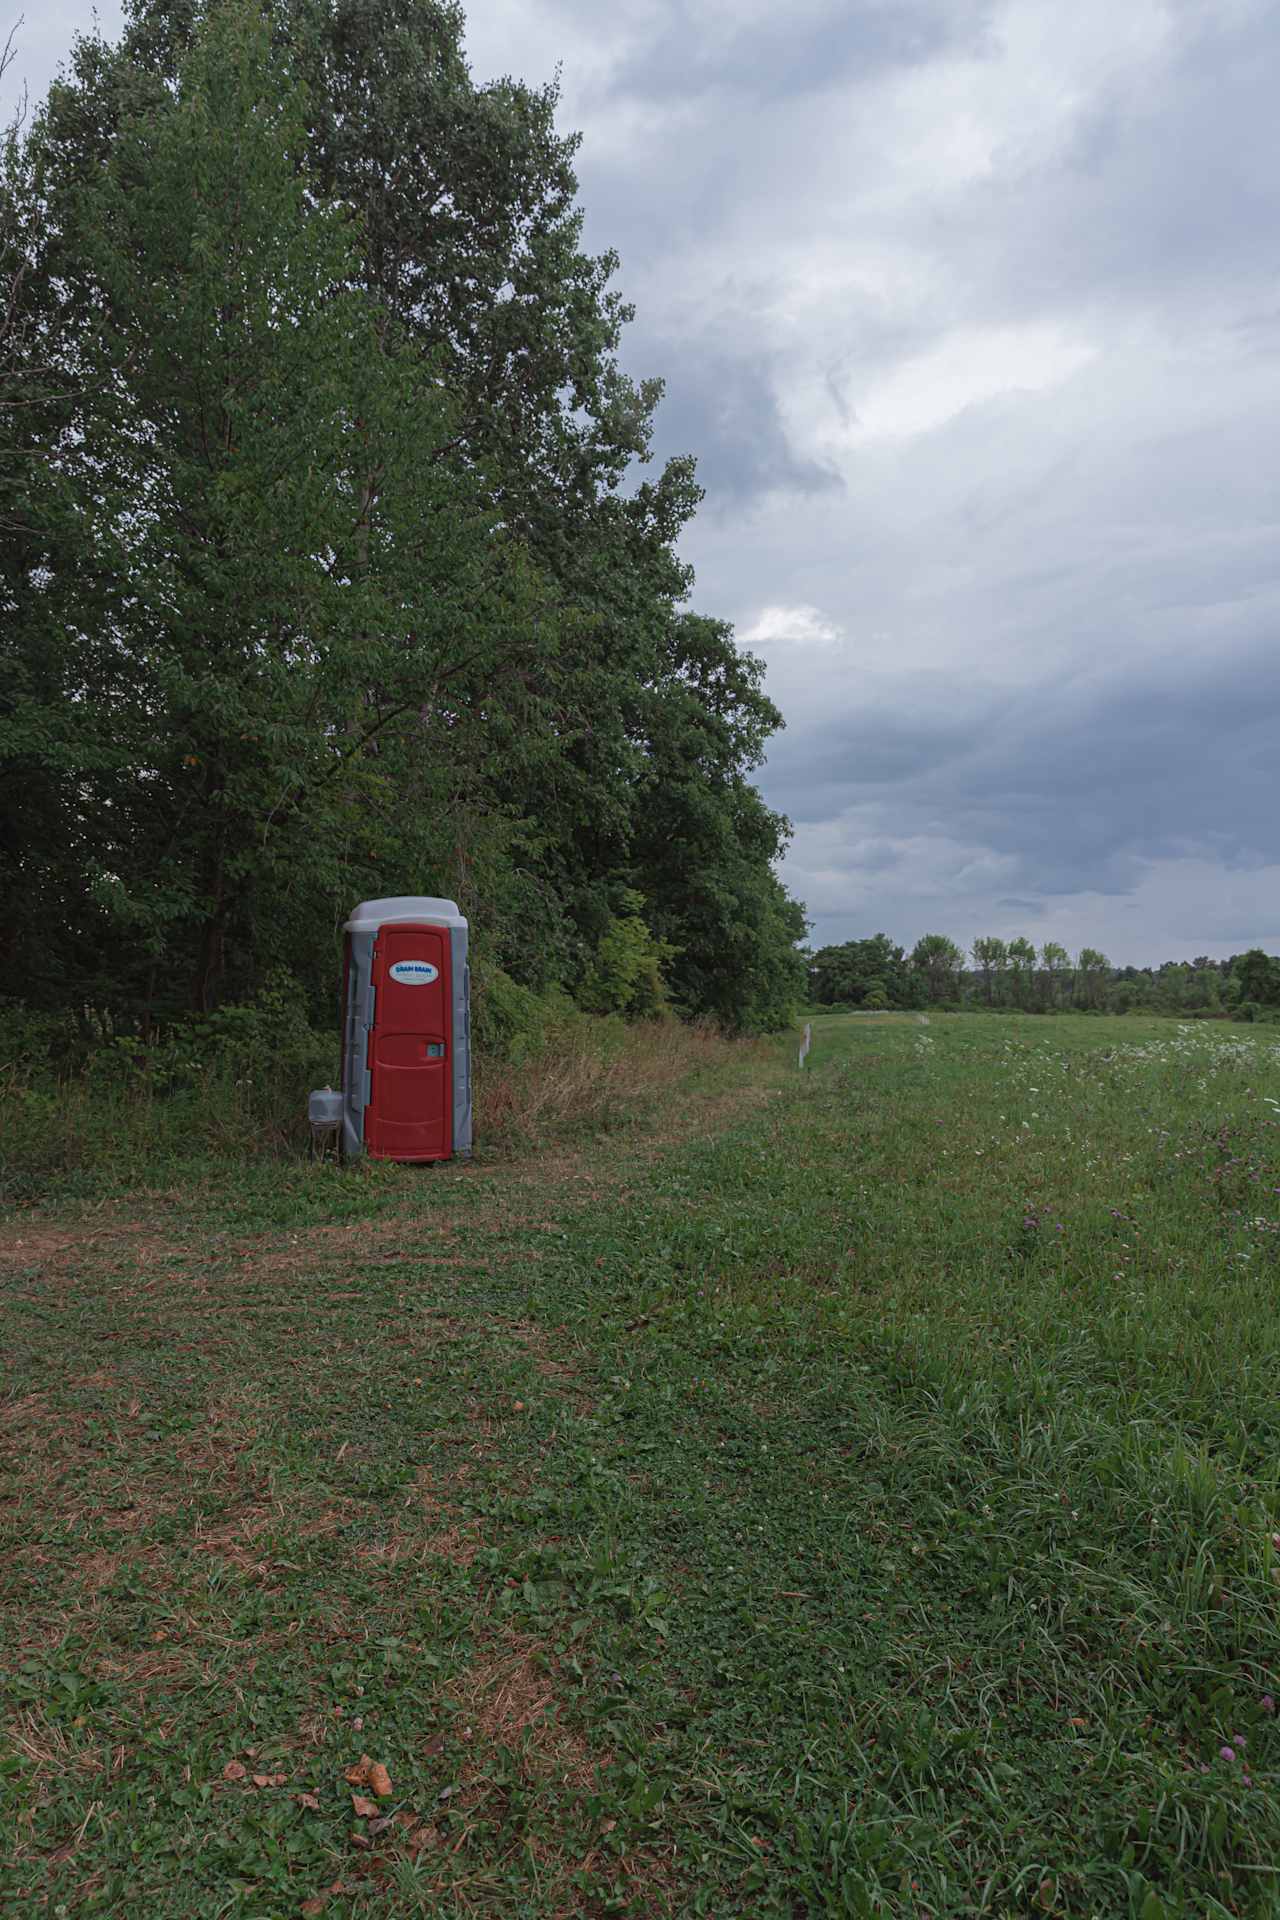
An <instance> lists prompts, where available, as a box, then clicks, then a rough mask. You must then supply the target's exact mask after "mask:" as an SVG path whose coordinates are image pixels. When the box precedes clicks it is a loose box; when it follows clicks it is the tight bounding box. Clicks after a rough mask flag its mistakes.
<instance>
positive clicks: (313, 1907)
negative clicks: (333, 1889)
mask: <svg viewBox="0 0 1280 1920" xmlns="http://www.w3.org/2000/svg"><path fill="white" fill-rule="evenodd" d="M328 1904H329V1902H328V1900H327V1899H326V1898H325V1896H324V1894H322V1893H317V1894H316V1895H314V1897H313V1898H312V1899H310V1900H304V1901H303V1903H302V1905H301V1906H300V1907H299V1909H298V1911H299V1913H305V1914H306V1915H307V1916H308V1920H311V1916H312V1915H313V1914H317V1913H323V1912H324V1910H325V1908H326V1907H327V1906H328Z"/></svg>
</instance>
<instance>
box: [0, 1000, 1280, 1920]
mask: <svg viewBox="0 0 1280 1920" xmlns="http://www.w3.org/2000/svg"><path fill="white" fill-rule="evenodd" d="M1278 1102H1280V1046H1278V1045H1277V1044H1276V1041H1275V1039H1273V1038H1269V1037H1268V1035H1267V1032H1266V1030H1262V1031H1260V1032H1259V1033H1257V1034H1248V1035H1242V1034H1241V1032H1240V1030H1239V1029H1231V1028H1226V1027H1218V1026H1210V1025H1197V1026H1194V1027H1179V1026H1177V1025H1175V1024H1174V1023H1172V1022H1170V1021H1149V1022H1140V1021H1136V1020H1131V1019H1113V1020H1107V1019H1088V1018H1078V1019H1069V1018H1064V1019H1056V1020H1055V1019H1031V1018H1025V1019H1023V1018H1016V1017H1006V1018H999V1017H991V1018H987V1017H983V1016H975V1015H957V1016H934V1017H933V1018H932V1019H931V1020H930V1021H929V1022H927V1023H925V1022H923V1021H922V1020H920V1019H919V1018H917V1017H916V1016H912V1015H900V1016H888V1017H884V1018H866V1017H846V1018H830V1019H827V1020H820V1021H816V1022H815V1023H814V1051H813V1054H812V1056H811V1061H810V1066H809V1068H808V1069H807V1070H806V1071H805V1072H804V1073H803V1074H800V1073H798V1072H797V1070H796V1067H795V1054H794V1045H793V1043H791V1042H788V1043H786V1044H785V1045H779V1046H777V1047H771V1048H750V1049H745V1048H744V1049H743V1050H742V1051H741V1053H740V1054H739V1056H738V1057H737V1058H736V1059H735V1060H734V1062H733V1063H732V1064H731V1065H729V1066H728V1067H719V1068H717V1069H716V1070H715V1072H714V1073H712V1074H709V1075H704V1076H703V1078H702V1080H701V1081H700V1082H699V1083H698V1084H697V1085H696V1086H694V1087H692V1088H691V1089H690V1090H689V1091H688V1094H687V1097H686V1098H685V1099H683V1100H682V1102H681V1105H680V1110H679V1112H677V1113H672V1114H668V1115H667V1116H665V1117H654V1116H650V1118H649V1119H647V1120H645V1121H643V1122H638V1123H637V1124H635V1125H634V1126H632V1127H631V1128H629V1129H628V1130H625V1131H620V1132H618V1131H615V1132H613V1133H611V1134H609V1135H608V1136H606V1137H603V1138H597V1139H595V1140H589V1141H587V1142H585V1143H581V1142H579V1143H577V1144H574V1143H571V1142H565V1143H563V1144H561V1145H558V1146H557V1147H556V1148H555V1149H554V1151H552V1152H551V1153H549V1154H548V1155H546V1156H543V1157H541V1158H538V1157H526V1158H524V1159H519V1158H516V1157H509V1158H507V1159H505V1160H499V1161H493V1162H488V1163H486V1162H485V1161H483V1160H482V1161H479V1162H477V1163H476V1164H475V1165H473V1166H472V1167H470V1168H461V1167H455V1168H450V1169H447V1170H443V1171H441V1172H438V1173H435V1174H425V1175H424V1174H422V1173H415V1172H412V1171H411V1170H399V1169H395V1170H380V1169H367V1170H365V1171H363V1172H360V1171H352V1172H338V1171H336V1170H334V1169H332V1168H327V1167H323V1166H309V1165H305V1164H299V1165H296V1166H293V1165H290V1164H288V1163H280V1162H277V1163H274V1164H270V1163H264V1164H261V1165H255V1166H252V1167H247V1168H245V1169H244V1170H243V1173H242V1174H241V1175H240V1176H239V1177H237V1178H228V1177H227V1175H226V1174H225V1172H224V1173H220V1174H219V1176H218V1178H217V1180H216V1181H212V1180H211V1181H210V1182H208V1183H207V1184H201V1183H200V1182H199V1181H198V1180H193V1181H192V1182H191V1183H190V1184H189V1185H186V1186H184V1187H183V1188H182V1189H180V1190H177V1191H167V1192H161V1193H153V1194H145V1193H144V1194H143V1195H141V1196H140V1197H138V1198H136V1199H130V1200H129V1201H128V1202H122V1203H121V1204H120V1205H119V1206H118V1207H116V1208H114V1209H113V1208H110V1207H106V1206H102V1205H99V1206H97V1207H94V1208H88V1207H86V1206H84V1205H82V1206H81V1207H80V1208H79V1210H78V1211H77V1212H75V1213H74V1214H73V1213H71V1212H67V1213H66V1214H65V1215H63V1216H61V1217H59V1216H58V1215H57V1214H45V1215H43V1216H36V1215H33V1214H28V1215H22V1216H15V1217H12V1218H11V1219H10V1220H9V1222H8V1223H7V1226H6V1228H5V1230H4V1234H3V1243H4V1244H3V1253H4V1256H5V1257H4V1263H3V1269H2V1271H3V1277H4V1295H3V1314H4V1325H3V1346H2V1351H3V1357H4V1361H5V1373H6V1379H5V1387H4V1392H5V1401H4V1405H3V1415H4V1428H3V1439H4V1443H5V1453H6V1482H5V1504H4V1509H3V1512H4V1524H5V1540H4V1545H3V1553H2V1555H0V1565H2V1573H0V1579H2V1581H3V1602H4V1606H5V1609H6V1611H5V1614H4V1626H3V1633H2V1636H0V1646H2V1648H3V1659H4V1663H5V1666H6V1668H7V1673H6V1681H7V1686H6V1708H5V1718H6V1721H7V1731H8V1734H9V1735H10V1736H11V1744H10V1746H9V1748H8V1752H7V1757H6V1758H5V1759H4V1760H3V1761H2V1762H0V1801H2V1803H3V1807H4V1812H5V1819H6V1825H7V1831H8V1835H9V1837H10V1839H11V1842H12V1844H11V1846H10V1847H8V1848H7V1849H6V1851H7V1854H8V1858H7V1860H6V1862H5V1864H4V1865H3V1866H2V1867H0V1897H7V1898H8V1900H9V1901H10V1902H12V1903H13V1905H14V1906H15V1908H16V1909H17V1910H18V1911H20V1912H24V1913H25V1912H32V1913H37V1912H48V1913H50V1914H55V1915H56V1914H63V1913H65V1914H79V1913H87V1914H91V1913H98V1912H100V1913H104V1914H105V1913H123V1912H126V1911H130V1910H131V1911H133V1912H135V1913H137V1914H139V1915H145V1916H146V1917H147V1920H159V1917H160V1916H184V1917H185V1916H201V1920H204V1917H205V1916H208V1920H213V1916H223V1915H244V1916H253V1917H254V1920H268V1917H269V1916H276V1915H280V1916H285V1915H293V1914H299V1913H308V1914H311V1913H317V1912H321V1911H323V1912H325V1913H326V1914H329V1915H334V1916H338V1915H351V1916H357V1915H359V1916H365V1915H369V1916H372V1915H379V1916H382V1915H394V1916H400V1915H412V1914H438V1915H441V1916H455V1915H458V1916H464V1915H470V1914H493V1915H510V1916H516V1915H528V1916H544V1915H545V1916H552V1915H561V1914H563V1915H576V1914H588V1915H590V1914H606V1913H634V1914H655V1915H656V1914H662V1913H672V1914H704V1915H713V1916H717V1917H722V1916H732V1915H736V1914H739V1913H741V1914H753V1915H755V1914H759V1915H777V1916H788V1917H789V1920H790V1917H793V1916H806V1915H822V1916H834V1915H873V1914H885V1915H904V1916H908V1915H909V1916H917V1915H921V1916H943V1915H968V1914H991V1915H997V1914H998V1915H1021V1914H1029V1913H1056V1914H1072V1915H1081V1916H1089V1915H1092V1916H1111V1915H1118V1916H1127V1915H1133V1916H1136V1917H1137V1920H1159V1917H1160V1916H1172V1915H1178V1916H1185V1917H1186V1920H1200V1916H1205V1915H1225V1914H1232V1915H1258V1916H1263V1915H1276V1914H1280V1871H1278V1870H1277V1868H1278V1863H1280V1734H1278V1732H1277V1725H1276V1717H1275V1715H1274V1713H1273V1711H1272V1710H1271V1695H1273V1694H1274V1695H1277V1696H1280V1642H1278V1640H1277V1618H1276V1615H1277V1602H1278V1601H1280V1586H1278V1585H1277V1580H1278V1579H1280V1553H1278V1552H1277V1548H1276V1543H1275V1538H1274V1537H1273V1536H1275V1535H1277V1534H1280V1266H1278V1254H1280V1192H1278V1189H1280V1153H1278V1151H1277V1149H1278V1147H1280V1107H1278V1105H1277V1103H1278ZM1224 1748H1227V1749H1229V1750H1230V1753H1231V1755H1232V1757H1231V1758H1225V1757H1223V1751H1222V1750H1223V1749H1224ZM362 1755H364V1756H368V1757H369V1758H370V1759H371V1760H372V1761H375V1762H378V1763H380V1764H381V1765H384V1766H385V1767H386V1769H387V1772H388V1774H389V1777H390V1786H391V1791H390V1793H389V1794H388V1795H386V1796H379V1795H376V1794H375V1793H374V1790H373V1788H372V1787H371V1786H370V1785H368V1784H367V1783H366V1784H361V1783H360V1782H359V1780H357V1782H356V1783H355V1784H354V1785H353V1784H351V1783H349V1782H348V1781H347V1780H346V1779H345V1778H344V1774H345V1772H346V1770H347V1769H349V1768H352V1767H355V1766H357V1765H358V1763H359V1761H360V1759H361V1757H362ZM379 1784H381V1783H379ZM353 1794H354V1795H355V1796H356V1798H357V1801H358V1804H354V1805H353V1798H352V1796H353ZM370 1808H372V1809H373V1811H370Z"/></svg>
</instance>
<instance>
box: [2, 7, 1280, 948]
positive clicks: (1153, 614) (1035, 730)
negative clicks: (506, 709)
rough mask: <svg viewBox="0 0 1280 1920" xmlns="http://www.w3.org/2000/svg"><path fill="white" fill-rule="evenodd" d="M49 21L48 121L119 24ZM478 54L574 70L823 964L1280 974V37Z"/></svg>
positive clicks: (854, 29) (900, 28)
mask: <svg viewBox="0 0 1280 1920" xmlns="http://www.w3.org/2000/svg"><path fill="white" fill-rule="evenodd" d="M26 11H27V15H28V21H27V25H26V26H25V27H24V28H23V29H21V30H20V33H19V36H18V39H19V58H18V61H17V63H16V67H15V72H14V75H13V76H12V78H16V77H17V76H18V75H20V74H21V75H25V77H26V79H27V80H28V82H29V85H30V88H31V91H32V93H33V94H35V95H38V94H40V93H41V92H42V91H43V89H44V88H45V86H47V84H48V81H49V78H50V77H51V75H52V73H53V71H54V68H55V66H56V64H57V61H58V59H59V57H60V56H61V54H62V53H63V52H65V50H66V47H67V46H68V44H69V42H70V38H71V34H72V32H73V31H74V29H75V28H76V27H77V26H82V25H83V26H87V25H88V24H89V22H90V19H91V17H92V10H91V8H90V7H89V6H88V5H86V4H83V0H28V4H27V7H26ZM98 11H99V17H100V20H101V23H102V26H103V29H104V31H106V32H107V33H108V34H109V35H110V34H113V33H114V32H115V30H116V27H117V24H118V18H119V16H118V11H117V10H116V9H115V8H114V7H113V6H111V5H110V4H104V5H102V6H101V7H100V8H99V10H98ZM15 14H16V9H15V8H12V7H11V10H10V13H9V16H8V17H9V18H10V19H11V18H13V17H14V15H15ZM468 14H469V21H470V27H469V45H470V48H471V55H472V62H473V66H474V69H475V71H476V74H477V76H478V77H481V78H487V77H490V76H494V75H497V74H499V73H502V72H508V71H509V72H512V73H515V74H518V75H520V76H521V77H523V78H526V79H529V80H535V81H536V80H543V79H547V78H550V76H551V75H552V73H553V71H554V70H555V68H556V67H557V66H559V67H560V68H561V69H562V76H563V112H562V124H563V125H564V126H565V127H577V128H580V129H581V130H582V132H583V134H584V136H585V138H584V145H583V148H582V152H581V155H580V159H579V173H580V178H581V182H582V197H583V202H584V205H585V208H586V214H587V239H588V243H589V244H590V245H592V246H593V247H595V248H603V247H605V246H614V247H616V248H617V249H618V251H619V252H620V253H621V255H622V273H621V285H622V287H623V290H624V291H625V292H626V294H627V295H628V297H630V298H631V299H633V300H634V302H635V304H636V307H637V317H636V321H635V323H634V325H633V327H632V328H631V330H630V334H629V337H628V341H627V347H626V361H627V365H628V366H629V368H630V369H631V370H632V371H633V372H635V373H636V374H639V375H643V374H649V373H658V374H661V375H663V376H664V377H665V379H666V381H667V399H666V402H665V404H664V407H663V411H662V416H661V425H660V434H659V451H660V453H662V454H665V453H669V452H686V451H687V452H693V453H695V454H697V456H698V460H699V467H700V472H701V476H702V480H703V484H704V485H705V487H706V490H707V500H706V504H705V506H704V508H703V511H702V514H701V516H700V519H699V521H698V524H697V526H696V528H695V529H694V530H693V532H692V533H691V535H690V537H689V538H688V541H687V554H688V557H689V559H690V560H691V561H692V562H693V564H694V566H695V567H696V569H697V577H698V584H697V590H696V596H695V603H696V605H697V606H698V607H699V609H700V610H702V611H705V612H708V613H715V614H719V615H722V616H724V617H726V618H729V619H731V620H733V621H734V622H735V623H736V625H737V628H738V633H739V636H740V638H741V639H742V640H743V642H744V643H745V644H747V645H749V646H750V647H751V648H752V649H753V650H754V651H756V652H757V653H759V654H761V655H762V656H763V657H764V659H765V660H766V661H767V662H768V669H769V674H768V679H769V687H770V690H771V692H772V693H773V695H774V697H775V699H776V700H777V702H778V704H779V705H780V706H781V708H782V709H783V712H784V714H785V716H786V719H787V730H786V732H785V733H783V734H782V735H781V736H780V737H779V739H778V740H777V741H776V742H775V744H774V747H773V751H772V752H771V753H770V756H769V761H768V764H767V766H766V767H765V769H764V770H763V774H762V776H761V784H762V786H763V789H764V792H765V794H766V796H767V797H768V799H769V800H770V801H771V803H772V804H774V805H775V806H777V807H780V808H781V809H782V810H784V811H785V812H786V813H787V814H789V815H790V817H791V819H792V820H793V822H794V824H795V838H794V841H793V844H792V849H791V853H790V856H789V859H788V861H787V866H786V878H787V881H788V883H789V884H790V886H791V887H792V889H793V891H794V892H795V893H797V894H798V895H799V897H800V898H801V899H803V900H804V901H805V902H806V904H807V906H808V909H809V913H810V916H811V918H812V920H813V921H814V923H815V924H814V938H815V939H816V940H817V941H819V942H825V941H829V940H843V939H849V938H853V937H856V936H860V935H863V934H867V933H873V932H876V931H877V930H879V929H884V930H885V931H886V932H889V933H891V934H893V935H894V937H895V938H897V939H900V940H903V941H905V942H907V943H910V942H913V941H914V940H915V939H916V938H917V937H918V936H919V935H920V934H921V933H925V932H931V931H938V932H944V933H949V934H951V935H952V936H953V937H954V938H956V939H958V940H960V941H962V942H963V943H965V944H966V945H967V944H968V943H970V942H971V941H972V940H973V938H974V937H975V936H976V935H979V934H983V933H1000V934H1005V935H1011V934H1015V933H1025V934H1027V935H1028V936H1029V937H1030V938H1031V939H1033V940H1035V941H1036V942H1037V944H1040V943H1043V942H1044V941H1045V940H1049V939H1052V940H1060V941H1062V942H1063V943H1064V944H1065V945H1066V946H1067V947H1068V948H1070V949H1071V950H1072V951H1073V952H1074V951H1076V950H1077V949H1078V948H1079V947H1080V946H1082V945H1092V946H1100V947H1102V948H1103V949H1104V950H1105V951H1106V952H1107V953H1108V954H1109V955H1110V957H1111V958H1112V959H1113V960H1114V961H1116V962H1117V963H1123V962H1127V961H1131V962H1137V963H1142V962H1145V961H1151V960H1159V959H1163V958H1167V957H1177V956H1183V957H1190V956H1192V955H1194V954H1197V953H1210V954H1215V955H1221V954H1228V953H1232V952H1237V951H1239V950H1240V949H1241V948H1243V947H1246V946H1250V945H1254V944H1262V945H1265V946H1268V947H1269V948H1270V949H1271V950H1272V951H1280V805H1277V751H1276V745H1277V722H1278V720H1280V648H1278V647H1277V644H1276V637H1277V625H1278V620H1280V543H1278V541H1277V521H1278V520H1280V431H1278V429H1280V217H1278V215H1280V207H1278V206H1277V197H1278V191H1280V109H1278V108H1277V104H1276V103H1277V100H1280V10H1277V8H1276V7H1275V5H1274V4H1272V3H1271V0H1122V3H1121V4H1117V0H1072V3H1071V4H1070V5H1064V4H1063V3H1062V0H993V3H992V4H990V5H987V4H980V3H979V0H790V3H789V5H787V6H786V7H781V6H779V5H778V4H777V0H768V3H767V4H766V0H609V3H608V4H607V5H606V4H604V3H603V0H473V3H472V5H471V6H470V7H469V9H468ZM5 20H6V16H5V13H4V11H3V0H0V22H5ZM2 34H3V26H2V25H0V37H2ZM12 96H13V87H12V84H9V85H8V86H7V87H6V90H5V95H4V98H5V99H6V100H9V101H11V100H12Z"/></svg>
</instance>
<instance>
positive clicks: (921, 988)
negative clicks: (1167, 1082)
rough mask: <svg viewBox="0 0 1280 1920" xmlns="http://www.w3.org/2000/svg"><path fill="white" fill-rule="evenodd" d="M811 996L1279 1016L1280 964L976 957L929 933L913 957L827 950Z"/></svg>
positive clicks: (1085, 952) (813, 969) (990, 947)
mask: <svg viewBox="0 0 1280 1920" xmlns="http://www.w3.org/2000/svg"><path fill="white" fill-rule="evenodd" d="M807 965H808V972H809V994H810V999H811V1001H812V1003H813V1004H815V1005H817V1006H822V1007H848V1008H865V1009H867V1010H868V1011H872V1012H874V1011H879V1010H885V1009H889V1008H919V1007H930V1006H933V1007H949V1006H985V1007H990V1008H999V1009H1006V1010H1013V1011H1020V1012H1024V1013H1062V1012H1080V1013H1136V1012H1141V1011H1144V1010H1145V1011H1150V1012H1156V1013H1188V1014H1190V1013H1194V1014H1201V1015H1219V1016H1223V1017H1226V1016H1230V1017H1232V1018H1238V1019H1242V1020H1246V1021H1247V1020H1251V1019H1267V1018H1270V1017H1276V1018H1280V958H1277V957H1276V956H1274V955H1270V954H1267V953H1265V952H1264V951H1263V950H1262V948H1260V947H1253V948H1250V949H1249V951H1248V952H1246V953H1241V954H1236V955H1234V956H1232V958H1231V959H1229V960H1212V959H1210V958H1209V957H1208V955H1203V954H1202V955H1200V956H1199V957H1198V958H1196V959H1194V960H1191V961H1189V962H1184V961H1176V960H1169V961H1165V962H1164V963H1163V964H1162V965H1161V966H1159V967H1128V966H1126V967H1114V966H1112V964H1111V962H1110V961H1109V960H1108V959H1107V957H1106V955H1105V954H1104V953H1101V952H1100V951H1099V950H1098V949H1097V948H1095V947H1083V948H1081V950H1080V952H1079V953H1078V954H1076V955H1075V956H1074V957H1073V956H1072V955H1071V954H1069V953H1068V952H1067V949H1066V948H1065V947H1064V946H1062V945H1060V944H1059V943H1058V942H1057V941H1053V940H1048V941H1046V942H1045V943H1044V944H1043V945H1042V946H1041V947H1039V948H1037V947H1036V946H1035V945H1034V944H1033V943H1032V942H1031V941H1030V940H1028V939H1026V938H1025V937H1022V936H1019V937H1017V938H1015V939H1012V940H1004V939H1001V938H999V937H998V936H996V935H989V936H985V937H983V938H981V939H978V940H975V941H974V943H973V945H972V947H971V948H970V949H969V952H968V953H967V954H966V952H965V950H964V949H963V948H962V947H961V946H959V945H958V944H957V943H956V942H955V941H954V940H952V939H950V938H949V937H948V936H947V935H946V934H942V933H927V934H925V935H923V936H922V938H921V939H919V940H917V942H916V944H915V946H914V947H913V948H911V950H910V951H909V952H908V951H907V949H906V948H905V947H901V946H898V945H896V944H895V943H894V941H892V940H891V939H890V938H889V936H888V934H885V933H877V934H872V935H871V936H870V937H869V938H865V939H861V940H847V941H845V942H843V943H842V944H840V945H836V946H827V947H821V948H819V949H818V950H817V951H816V952H815V953H812V954H810V955H809V957H808V961H807Z"/></svg>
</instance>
